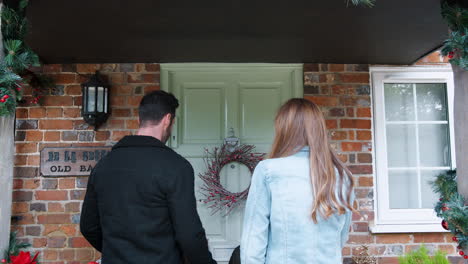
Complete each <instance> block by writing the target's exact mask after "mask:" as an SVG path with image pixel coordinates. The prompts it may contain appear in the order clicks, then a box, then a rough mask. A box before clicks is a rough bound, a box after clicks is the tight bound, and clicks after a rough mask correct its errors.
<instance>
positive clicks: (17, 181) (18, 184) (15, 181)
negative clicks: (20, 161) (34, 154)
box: [13, 156, 26, 190]
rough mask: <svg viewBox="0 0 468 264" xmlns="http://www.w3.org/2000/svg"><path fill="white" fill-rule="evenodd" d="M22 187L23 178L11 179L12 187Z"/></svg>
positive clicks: (15, 188)
mask: <svg viewBox="0 0 468 264" xmlns="http://www.w3.org/2000/svg"><path fill="white" fill-rule="evenodd" d="M25 157H26V156H25ZM22 188H23V180H20V179H13V189H14V190H17V189H22Z"/></svg>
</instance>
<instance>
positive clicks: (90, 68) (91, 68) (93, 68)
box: [76, 64, 101, 73]
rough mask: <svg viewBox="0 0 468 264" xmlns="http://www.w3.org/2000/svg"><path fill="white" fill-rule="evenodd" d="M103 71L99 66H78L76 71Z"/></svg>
mask: <svg viewBox="0 0 468 264" xmlns="http://www.w3.org/2000/svg"><path fill="white" fill-rule="evenodd" d="M100 69H101V65H99V64H76V71H77V72H83V73H95V72H96V71H98V70H100Z"/></svg>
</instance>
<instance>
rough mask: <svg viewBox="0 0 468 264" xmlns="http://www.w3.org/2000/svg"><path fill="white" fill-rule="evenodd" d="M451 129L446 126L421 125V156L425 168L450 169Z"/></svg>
mask: <svg viewBox="0 0 468 264" xmlns="http://www.w3.org/2000/svg"><path fill="white" fill-rule="evenodd" d="M449 142H450V140H449V127H448V125H446V124H434V125H432V124H431V125H419V153H420V154H419V155H420V159H421V162H420V164H421V166H423V167H448V166H450V164H451V161H450V144H449Z"/></svg>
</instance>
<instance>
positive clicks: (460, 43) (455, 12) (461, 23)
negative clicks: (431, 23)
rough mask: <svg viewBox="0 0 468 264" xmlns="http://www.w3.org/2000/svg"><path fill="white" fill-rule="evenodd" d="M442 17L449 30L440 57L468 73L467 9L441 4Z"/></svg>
mask: <svg viewBox="0 0 468 264" xmlns="http://www.w3.org/2000/svg"><path fill="white" fill-rule="evenodd" d="M442 17H443V18H444V19H445V21H447V23H448V26H449V28H450V33H449V38H448V39H447V40H446V41H445V42H444V46H443V48H442V55H444V56H448V57H449V59H450V60H449V61H450V63H452V64H454V65H458V66H460V67H461V68H463V69H465V70H467V71H468V8H463V7H461V6H458V5H449V4H448V3H446V2H445V3H444V4H442Z"/></svg>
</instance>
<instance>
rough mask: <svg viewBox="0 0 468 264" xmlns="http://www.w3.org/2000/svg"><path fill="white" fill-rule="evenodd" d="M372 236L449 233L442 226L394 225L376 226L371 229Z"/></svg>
mask: <svg viewBox="0 0 468 264" xmlns="http://www.w3.org/2000/svg"><path fill="white" fill-rule="evenodd" d="M370 231H371V233H372V234H385V233H390V234H392V233H448V232H449V231H447V230H445V229H444V228H442V226H441V225H440V224H406V225H404V224H394V225H389V224H385V225H378V224H377V225H374V226H371V227H370Z"/></svg>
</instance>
